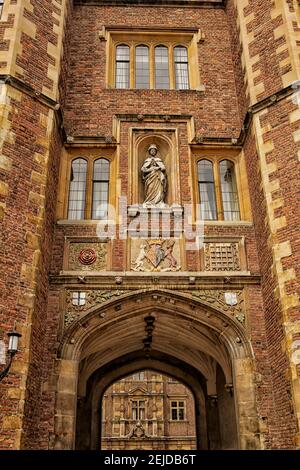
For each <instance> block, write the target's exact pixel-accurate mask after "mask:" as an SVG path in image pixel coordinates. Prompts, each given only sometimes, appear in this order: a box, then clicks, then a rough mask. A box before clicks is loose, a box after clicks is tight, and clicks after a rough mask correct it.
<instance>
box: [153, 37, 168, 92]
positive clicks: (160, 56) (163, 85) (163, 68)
mask: <svg viewBox="0 0 300 470" xmlns="http://www.w3.org/2000/svg"><path fill="white" fill-rule="evenodd" d="M155 88H158V89H163V90H168V89H169V88H170V78H169V51H168V48H167V47H165V46H157V47H156V48H155Z"/></svg>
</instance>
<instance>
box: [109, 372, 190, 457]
mask: <svg viewBox="0 0 300 470" xmlns="http://www.w3.org/2000/svg"><path fill="white" fill-rule="evenodd" d="M101 425H102V432H101V449H102V450H110V449H111V450H114V449H124V450H132V449H143V450H149V449H150V450H174V449H184V450H192V449H196V422H195V403H194V398H193V395H192V393H191V391H190V390H189V389H188V388H187V387H186V386H185V385H184V384H182V383H181V382H179V381H178V380H176V379H174V378H171V377H168V376H166V375H162V374H158V373H157V372H155V371H150V370H143V371H139V372H136V373H135V374H132V375H130V376H127V377H125V378H123V379H121V380H119V381H117V382H115V383H114V384H113V385H111V386H110V387H109V388H108V389H107V391H106V392H105V394H104V396H103V399H102V424H101Z"/></svg>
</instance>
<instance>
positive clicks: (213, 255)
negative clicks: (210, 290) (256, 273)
mask: <svg viewBox="0 0 300 470" xmlns="http://www.w3.org/2000/svg"><path fill="white" fill-rule="evenodd" d="M204 263H205V268H204V269H205V271H240V269H241V265H240V255H239V244H238V242H228V243H204Z"/></svg>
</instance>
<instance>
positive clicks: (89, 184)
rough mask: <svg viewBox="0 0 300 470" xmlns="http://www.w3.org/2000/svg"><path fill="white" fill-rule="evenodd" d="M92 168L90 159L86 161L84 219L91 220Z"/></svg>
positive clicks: (92, 164) (92, 163)
mask: <svg viewBox="0 0 300 470" xmlns="http://www.w3.org/2000/svg"><path fill="white" fill-rule="evenodd" d="M93 168H94V162H93V159H92V158H90V159H89V160H88V167H87V184H86V196H85V218H86V219H91V218H92V192H93V171H94V170H93Z"/></svg>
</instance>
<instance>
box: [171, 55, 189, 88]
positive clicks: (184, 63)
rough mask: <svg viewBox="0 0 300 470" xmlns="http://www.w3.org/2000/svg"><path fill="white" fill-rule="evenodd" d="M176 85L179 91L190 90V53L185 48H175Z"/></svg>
mask: <svg viewBox="0 0 300 470" xmlns="http://www.w3.org/2000/svg"><path fill="white" fill-rule="evenodd" d="M174 66H175V84H176V89H177V90H188V89H189V63H188V51H187V48H186V47H184V46H176V47H174Z"/></svg>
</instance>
